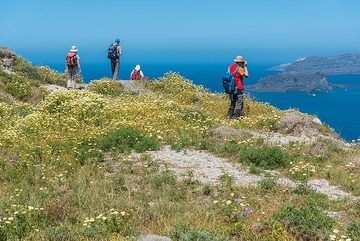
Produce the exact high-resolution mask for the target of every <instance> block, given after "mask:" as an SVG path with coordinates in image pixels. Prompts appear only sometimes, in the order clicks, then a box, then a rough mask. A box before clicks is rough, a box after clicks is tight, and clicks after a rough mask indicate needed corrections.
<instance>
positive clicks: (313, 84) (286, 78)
mask: <svg viewBox="0 0 360 241" xmlns="http://www.w3.org/2000/svg"><path fill="white" fill-rule="evenodd" d="M247 89H248V90H250V91H255V92H307V93H309V92H318V91H329V90H331V89H332V86H331V84H330V83H329V82H328V80H327V77H326V75H325V74H321V73H299V72H285V73H280V74H276V75H269V76H267V77H264V78H261V79H260V80H259V82H258V83H257V84H255V85H252V86H249V87H248V88H247Z"/></svg>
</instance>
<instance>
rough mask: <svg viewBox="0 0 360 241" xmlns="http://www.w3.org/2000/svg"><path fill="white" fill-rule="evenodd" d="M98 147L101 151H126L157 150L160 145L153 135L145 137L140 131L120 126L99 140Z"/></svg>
mask: <svg viewBox="0 0 360 241" xmlns="http://www.w3.org/2000/svg"><path fill="white" fill-rule="evenodd" d="M99 147H100V149H101V150H103V151H109V150H112V149H113V150H116V151H119V152H127V151H130V150H132V149H135V150H136V151H138V152H144V151H150V150H157V149H159V147H160V144H159V142H158V141H157V140H156V139H155V138H153V137H145V136H144V135H143V134H142V133H141V132H139V131H137V130H134V129H129V128H121V129H118V130H116V131H113V132H110V133H109V134H107V135H106V136H105V137H104V138H102V139H101V140H100V142H99Z"/></svg>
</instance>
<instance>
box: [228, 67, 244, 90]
mask: <svg viewBox="0 0 360 241" xmlns="http://www.w3.org/2000/svg"><path fill="white" fill-rule="evenodd" d="M238 66H239V65H238V64H237V63H235V64H232V65H230V66H229V70H230V73H233V72H234V71H235V70H236V68H237V67H238ZM244 73H245V72H244V69H243V68H241V67H240V68H239V70H238V71H237V73H236V74H235V75H234V79H235V85H236V87H237V88H238V90H244V82H243V75H244Z"/></svg>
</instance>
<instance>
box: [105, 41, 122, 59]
mask: <svg viewBox="0 0 360 241" xmlns="http://www.w3.org/2000/svg"><path fill="white" fill-rule="evenodd" d="M107 56H108V58H109V59H112V60H115V59H117V58H119V55H118V51H117V46H116V45H114V44H111V45H110V46H109V48H108V50H107Z"/></svg>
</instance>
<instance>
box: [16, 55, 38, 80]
mask: <svg viewBox="0 0 360 241" xmlns="http://www.w3.org/2000/svg"><path fill="white" fill-rule="evenodd" d="M13 70H14V71H15V72H17V73H20V74H22V75H24V76H25V77H26V78H29V79H33V80H39V79H41V76H40V74H39V70H38V67H35V66H33V65H31V64H30V63H28V62H27V61H26V60H24V59H22V58H16V59H15V61H14V67H13Z"/></svg>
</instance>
